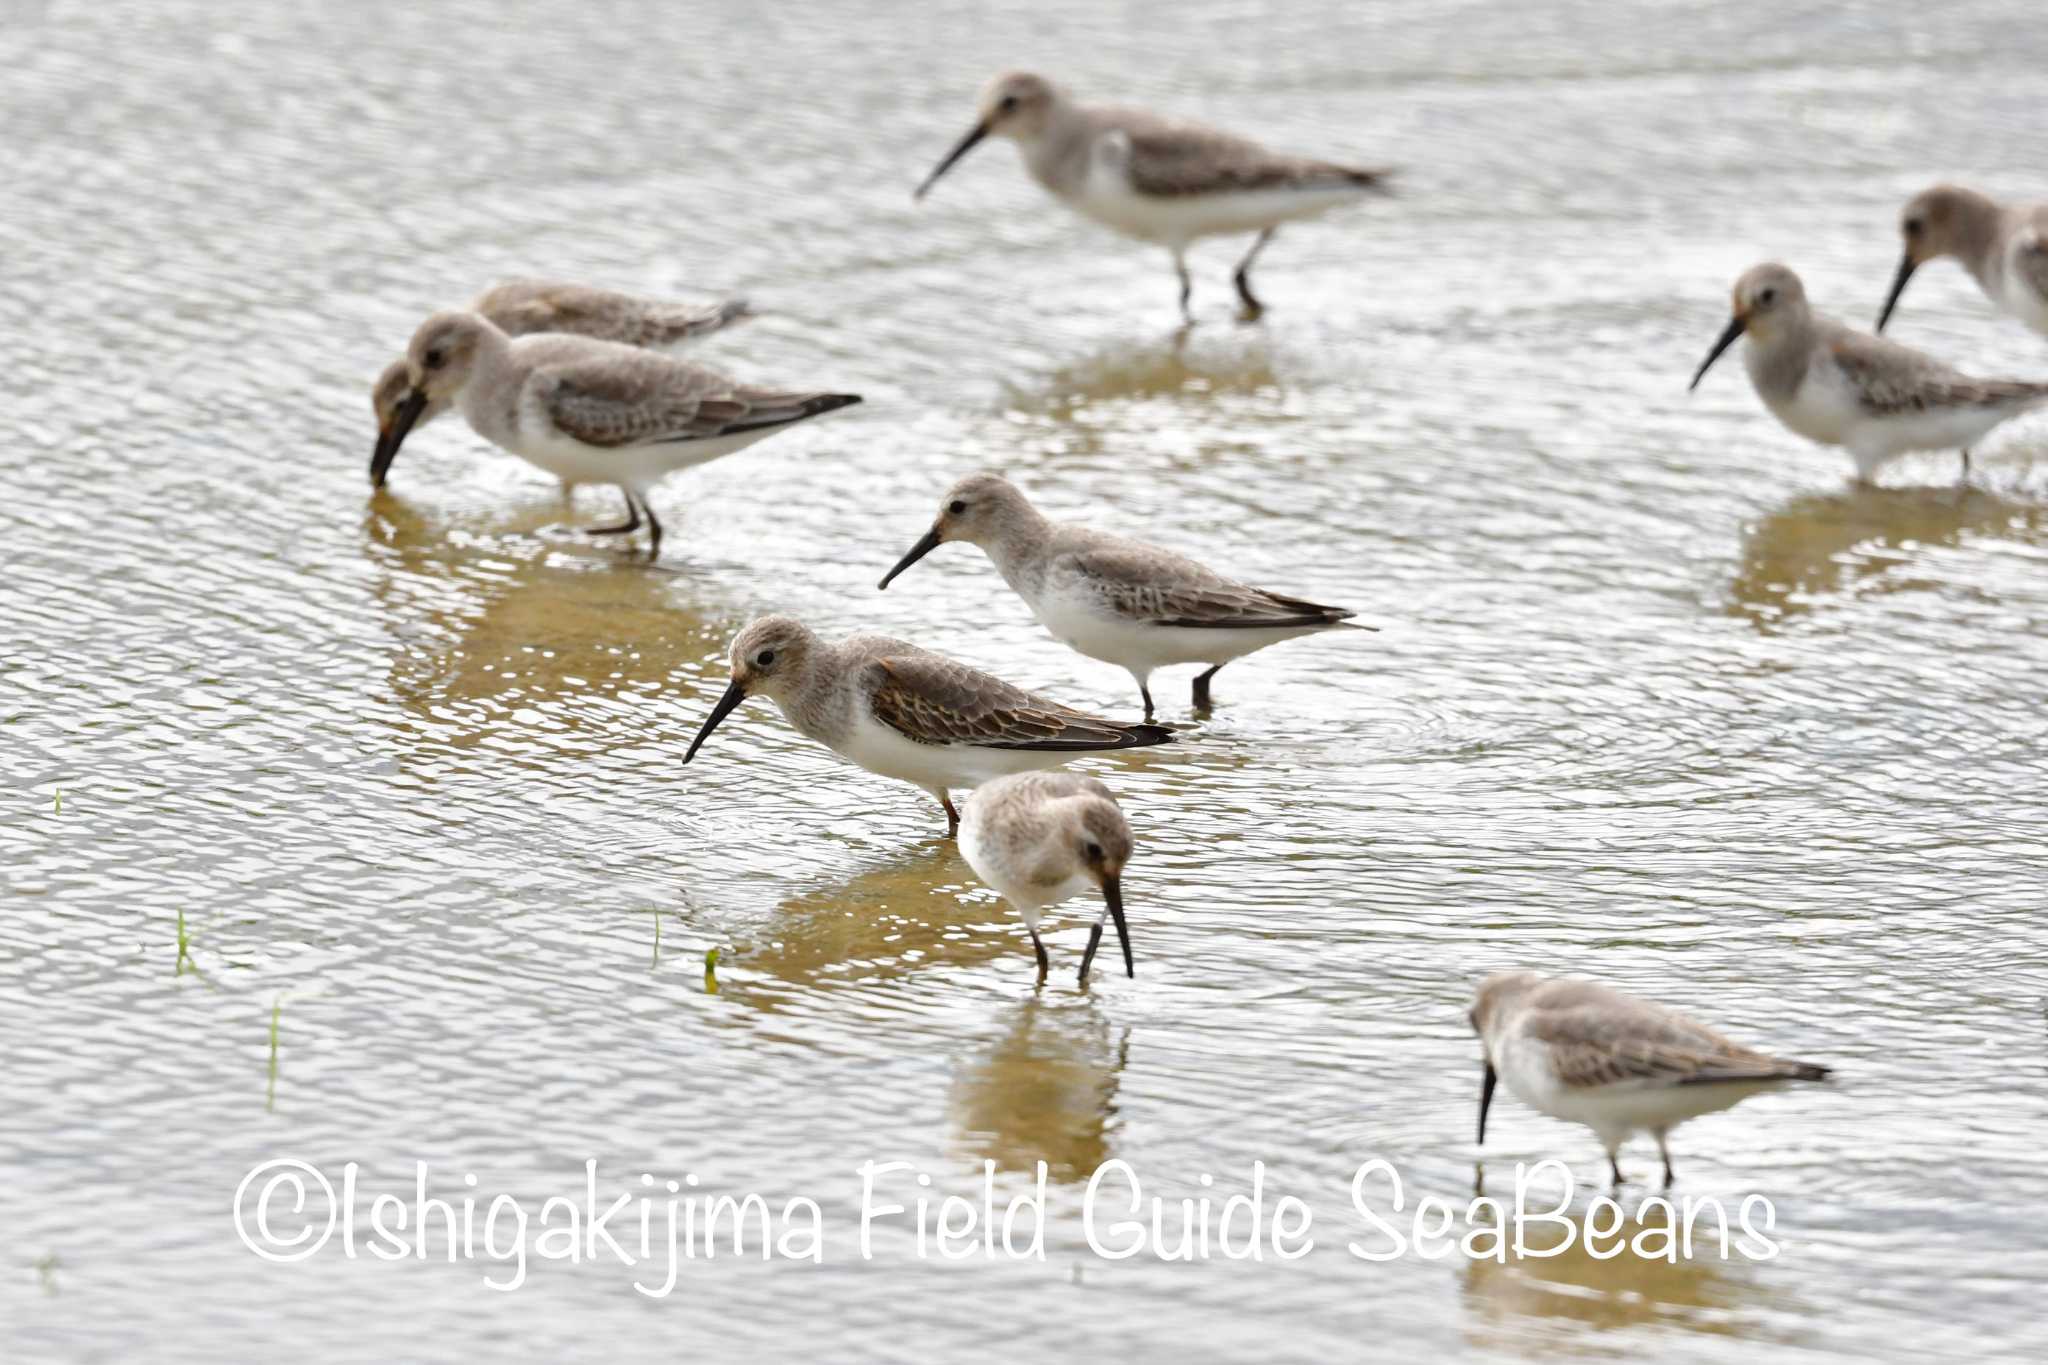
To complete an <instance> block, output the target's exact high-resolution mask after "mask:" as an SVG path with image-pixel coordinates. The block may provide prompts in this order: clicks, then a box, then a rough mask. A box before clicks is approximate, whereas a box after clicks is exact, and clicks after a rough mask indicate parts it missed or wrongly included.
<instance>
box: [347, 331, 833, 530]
mask: <svg viewBox="0 0 2048 1365" xmlns="http://www.w3.org/2000/svg"><path fill="white" fill-rule="evenodd" d="M406 375H407V378H408V382H409V388H408V391H407V393H406V396H405V398H404V400H403V401H402V402H401V403H400V404H399V407H398V412H397V414H396V416H395V417H394V419H393V421H392V425H391V428H390V429H389V430H388V431H386V432H385V433H384V434H383V436H381V437H380V438H379V439H378V441H377V449H376V451H375V452H374V453H373V454H372V455H371V456H370V484H371V486H372V487H374V488H382V487H383V486H384V478H385V475H386V474H387V473H389V471H390V469H391V463H392V461H393V460H395V459H397V458H398V451H399V447H401V446H402V445H404V443H405V438H406V435H407V434H408V433H409V432H410V431H411V430H412V428H413V426H414V424H415V423H416V422H417V421H418V420H419V417H420V414H421V413H422V412H424V411H425V410H426V409H427V408H428V406H429V405H431V404H433V403H436V402H439V403H443V404H446V403H454V404H457V405H459V406H460V407H461V408H462V414H463V416H464V417H467V418H468V419H469V424H470V426H471V427H472V428H474V429H475V431H476V433H477V435H479V436H481V437H483V438H484V439H485V440H487V441H490V442H491V443H493V444H494V445H497V446H499V447H500V448H501V449H504V450H508V451H510V452H512V453H513V454H514V455H517V456H518V457H519V458H520V459H522V460H525V461H526V462H527V463H528V464H531V465H534V466H535V467H537V468H540V469H544V470H546V471H547V472H548V473H550V474H553V475H555V476H557V477H558V478H561V479H564V480H567V481H572V482H577V483H609V484H616V485H617V486H618V488H619V491H620V492H622V493H624V494H625V496H626V511H627V520H626V522H625V524H624V525H621V526H616V527H609V526H608V527H601V528H599V529H598V533H599V534H611V533H615V532H624V531H632V530H637V529H638V528H639V526H640V524H641V518H642V517H643V516H644V517H645V518H646V524H647V528H648V533H649V536H650V538H651V539H650V545H649V549H648V558H649V559H654V558H656V557H658V556H659V555H660V554H661V521H660V519H659V518H657V517H656V516H655V514H654V507H653V505H652V504H651V503H649V502H648V500H647V494H648V492H649V490H651V489H652V488H653V487H654V485H655V484H656V483H658V482H659V481H660V480H661V479H662V478H664V477H666V476H667V475H669V474H672V473H674V472H675V471H676V470H678V469H687V468H689V467H691V466H692V465H699V464H703V463H705V462H706V461H708V460H715V459H717V458H718V457H719V456H721V455H729V454H731V453H732V452H733V451H736V450H740V449H743V448H744V447H746V446H750V445H752V444H753V443H754V442H756V441H759V440H761V439H763V438H765V437H768V436H772V435H774V434H775V433H776V432H777V431H780V430H781V429H783V428H784V427H788V426H793V425H795V424H796V423H798V422H801V421H804V420H806V419H807V418H811V417H816V416H818V415H819V414H821V413H827V412H832V411H834V410H836V409H839V408H843V407H846V406H848V405H850V404H853V403H858V402H859V401H860V395H859V394H853V393H824V392H818V391H798V392H790V391H785V390H780V389H768V388H761V387H759V386H756V385H752V384H741V383H737V382H735V381H733V380H730V379H727V378H726V377H725V376H724V375H721V374H718V373H717V372H715V371H712V370H707V369H705V368H703V367H702V366H699V365H692V364H691V363H689V362H688V361H686V360H679V359H677V358H675V357H673V356H667V355H662V354H660V353H658V352H655V351H646V350H640V349H637V348H635V347H632V346H624V345H620V344H619V343H617V342H611V341H595V340H592V339H591V338H589V337H578V336H566V335H562V334H559V333H552V332H551V333H544V334H541V335H538V336H524V337H508V336H506V335H505V333H504V332H502V331H501V330H499V329H498V327H496V326H495V325H494V324H493V323H492V322H491V320H490V319H489V318H486V317H483V316H482V315H481V314H477V313H436V314H435V315H434V316H432V317H430V318H428V319H427V320H426V321H425V322H423V323H421V324H420V328H419V330H418V331H417V332H415V333H413V338H412V344H411V345H410V346H409V347H407V348H406Z"/></svg>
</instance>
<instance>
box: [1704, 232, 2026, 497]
mask: <svg viewBox="0 0 2048 1365" xmlns="http://www.w3.org/2000/svg"><path fill="white" fill-rule="evenodd" d="M1737 337H1742V338H1744V339H1745V345H1744V347H1743V357H1742V358H1743V363H1744V364H1745V365H1747V366H1748V368H1749V382H1750V384H1751V386H1752V387H1754V388H1755V389H1756V394H1757V397H1759V398H1761V399H1763V401H1764V406H1765V407H1767V408H1769V409H1770V410H1771V415H1772V416H1774V417H1776V418H1777V419H1778V420H1779V421H1780V422H1782V423H1783V424H1784V425H1785V426H1786V427H1787V428H1788V429H1790V430H1791V431H1794V432H1796V433H1798V434H1799V435H1801V436H1804V437H1805V438H1806V439H1807V440H1809V441H1816V442H1818V443H1820V444H1821V445H1824V446H1842V447H1844V448H1846V449H1847V450H1848V452H1849V454H1850V456H1851V457H1852V458H1853V459H1854V460H1855V461H1856V480H1857V482H1859V483H1869V482H1870V481H1871V480H1872V478H1873V477H1874V476H1875V475H1876V474H1877V471H1878V470H1879V469H1880V468H1882V467H1883V466H1884V465H1885V464H1887V463H1889V462H1890V461H1892V460H1894V459H1897V458H1898V457H1899V456H1901V455H1904V454H1907V453H1908V452H1911V451H1915V450H1960V451H1962V453H1963V472H1964V474H1966V475H1967V474H1968V473H1969V471H1970V447H1971V446H1973V445H1975V444H1976V443H1977V442H1978V441H1979V440H1981V439H1982V438H1983V437H1984V435H1985V434H1986V433H1987V432H1989V431H1990V430H1991V429H1992V428H1993V427H1995V426H1997V425H1998V424H1999V423H2001V422H2003V421H2006V420H2007V419H2009V418H2012V417H2017V416H2018V415H2019V414H2021V413H2023V412H2026V411H2027V410H2028V409H2030V408H2036V407H2039V406H2041V405H2042V404H2043V403H2048V384H2037V383H2032V382H2030V381H2027V380H2021V379H1972V378H1971V377H1970V376H1968V375H1966V374H1964V373H1962V372H1961V371H1960V370H1956V369H1953V368H1951V367H1949V366H1947V365H1944V364H1942V363H1941V362H1940V361H1939V360H1936V359H1934V358H1933V357H1932V356H1928V355H1923V354H1921V353H1920V352H1919V351H1915V350H1913V349H1911V348H1910V347H1906V346H1901V345H1899V344H1898V343H1896V342H1892V341H1886V340H1885V339H1884V338H1883V337H1877V336H1872V335H1870V334H1869V333H1868V332H1859V331H1857V330H1855V329H1854V328H1852V327H1848V326H1845V325H1844V324H1842V323H1840V322H1837V321H1836V320H1835V319H1833V318H1831V317H1828V316H1827V315H1826V314H1824V313H1816V312H1815V311H1813V309H1812V308H1811V307H1810V306H1809V305H1808V304H1807V302H1806V289H1805V286H1803V285H1802V284H1800V282H1799V277H1798V276H1797V275H1795V274H1793V273H1792V271H1791V270H1790V269H1789V268H1788V267H1786V266H1782V265H1778V264H1776V263H1769V264H1765V265H1759V266H1752V267H1751V268H1750V269H1749V270H1747V271H1744V272H1743V275H1742V278H1741V279H1739V280H1737V281H1736V282H1735V316H1734V317H1733V318H1731V319H1730V320H1729V323H1728V326H1727V328H1726V330H1724V331H1723V332H1722V333H1721V336H1720V338H1719V339H1718V340H1716V341H1715V342H1714V349H1713V350H1711V351H1709V352H1707V358H1706V359H1705V360H1703V361H1701V362H1700V367H1699V369H1698V370H1697V371H1696V372H1694V374H1693V377H1692V383H1691V384H1690V385H1688V386H1687V387H1688V388H1698V387H1699V383H1700V379H1701V377H1702V376H1704V375H1705V374H1706V372H1707V370H1708V368H1709V367H1710V366H1712V365H1713V363H1714V362H1715V361H1716V360H1718V359H1719V358H1720V356H1721V352H1723V351H1725V350H1727V349H1728V348H1729V347H1730V346H1731V345H1733V344H1734V342H1735V339H1736V338H1737Z"/></svg>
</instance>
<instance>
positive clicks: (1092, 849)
mask: <svg viewBox="0 0 2048 1365" xmlns="http://www.w3.org/2000/svg"><path fill="white" fill-rule="evenodd" d="M1088 856H1089V858H1090V859H1096V858H1100V857H1101V856H1102V845H1101V844H1098V843H1094V842H1090V843H1089V845H1088Z"/></svg>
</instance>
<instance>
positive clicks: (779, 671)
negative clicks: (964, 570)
mask: <svg viewBox="0 0 2048 1365" xmlns="http://www.w3.org/2000/svg"><path fill="white" fill-rule="evenodd" d="M757 693H758V694H760V695H762V696H766V697H768V698H769V699H770V700H772V701H773V702H774V703H775V705H776V707H777V708H778V709H780V710H781V712H782V714H783V717H784V718H785V719H786V720H788V721H789V723H790V724H791V725H792V726H794V727H795V728H796V730H797V732H798V733H799V734H802V735H805V736H807V737H808V738H811V739H814V740H816V741H818V743H820V744H822V745H824V746H825V747H826V748H828V749H830V750H831V751H832V752H833V753H835V754H838V755H839V756H840V757H841V758H843V759H846V760H847V761H848V762H850V763H853V764H856V765H858V766H860V767H863V768H866V769H867V770H868V771H869V772H871V773H876V774H879V775H880V776H882V777H893V778H895V779H896V780H897V781H899V782H908V783H911V784H912V785H914V786H918V787H922V788H924V789H925V790H926V791H928V792H930V793H931V794H932V795H933V796H935V797H937V798H938V801H939V804H940V805H941V806H943V807H945V810H946V833H947V834H948V835H952V834H956V833H958V832H959V829H960V812H959V811H958V810H957V809H955V808H954V805H953V798H952V795H951V790H952V789H953V788H955V787H976V786H979V785H981V784H982V783H984V782H987V781H990V780H992V779H994V778H997V777H1003V776H1007V775H1008V774H1011V773H1020V772H1030V771H1032V770H1033V769H1037V768H1056V767H1058V766H1059V765H1060V764H1062V763H1066V762H1068V761H1070V760H1072V759H1075V758H1078V757H1080V756H1081V755H1083V754H1093V753H1102V752H1104V751H1106V750H1110V749H1137V748H1143V747H1145V746H1147V745H1152V744H1165V743H1167V742H1169V741H1170V740H1171V739H1172V738H1173V731H1171V730H1169V729H1168V728H1167V727H1165V726H1163V725H1129V724H1124V723H1122V722H1119V721H1112V720H1104V719H1102V718H1101V717H1100V716H1091V715H1089V714H1088V713H1087V712H1085V711H1076V710H1075V709H1074V708H1073V707H1071V706H1062V705H1061V704H1060V703H1058V702H1056V701H1050V700H1047V699H1046V698H1044V697H1041V696H1038V695H1037V694H1035V693H1031V692H1026V691H1025V690H1024V689H1023V688H1021V687H1012V686H1011V685H1010V684H1009V683H1006V682H1004V681H1003V680H1002V679H1001V678H996V677H991V676H990V675H989V674H986V673H983V672H981V671H980V670H979V669H975V668H969V667H968V666H967V665H966V664H963V663H956V662H955V661H953V660H952V659H948V658H946V657H945V656H944V655H942V654H934V653H932V652H931V651H930V650H928V649H919V648H918V647H917V646H916V645H912V644H905V643H904V642H903V641H901V640H892V639H889V638H888V637H886V636H881V635H855V636H851V637H849V638H847V639H845V640H842V641H841V642H839V643H838V644H836V645H835V644H831V643H829V642H827V641H825V640H821V639H819V638H818V636H817V635H816V634H814V633H813V632H812V631H811V630H810V629H809V628H808V627H806V626H805V625H804V624H803V623H802V622H799V621H795V620H792V619H791V618H789V617H787V616H764V617H762V618H760V619H759V620H757V621H753V622H750V623H749V624H748V625H747V627H746V628H745V629H744V630H742V631H740V633H739V634H738V635H737V636H735V637H734V639H733V642H732V685H731V686H730V687H728V688H726V689H725V695H724V696H722V697H720V698H719V699H718V704H717V705H716V706H713V707H712V708H711V714H710V715H709V716H706V717H705V718H704V725H703V728H701V729H699V730H698V731H697V737H696V738H695V739H693V740H691V741H690V749H689V752H688V753H686V754H684V755H683V762H685V763H688V762H689V761H690V760H691V759H693V758H695V757H696V756H697V750H698V749H700V748H701V747H703V744H704V741H705V740H706V739H708V738H710V736H711V732H712V731H713V730H715V729H717V728H718V723H719V722H720V721H722V720H724V719H725V718H726V717H727V716H729V715H731V714H732V713H733V711H734V710H736V709H737V708H738V707H739V705H740V703H742V702H744V701H745V700H746V699H747V698H748V697H750V696H753V695H755V694H757Z"/></svg>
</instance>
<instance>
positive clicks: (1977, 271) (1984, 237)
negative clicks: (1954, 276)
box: [1877, 185, 2048, 336]
mask: <svg viewBox="0 0 2048 1365" xmlns="http://www.w3.org/2000/svg"><path fill="white" fill-rule="evenodd" d="M1899 235H1900V236H1901V237H1903V238H1905V241H1906V254H1905V255H1904V256H1903V257H1901V258H1900V260H1899V273H1898V274H1897V275H1895V276H1893V278H1892V292H1891V293H1889V294H1887V295H1886V296H1885V300H1884V311H1883V312H1881V313H1879V314H1878V315H1877V330H1878V331H1880V332H1882V331H1883V330H1884V325H1885V323H1887V322H1889V321H1890V320H1891V316H1892V309H1893V308H1894V307H1896V306H1897V305H1898V302H1899V295H1901V294H1903V293H1905V292H1906V281H1907V280H1910V279H1912V278H1913V272H1914V271H1916V270H1918V269H1919V268H1920V267H1921V266H1923V265H1926V264H1927V263H1928V262H1929V261H1938V260H1940V259H1941V258H1942V257H1944V256H1953V257H1955V259H1956V260H1957V261H1959V262H1960V263H1961V264H1962V267H1963V269H1965V270H1967V271H1969V272H1970V278H1971V279H1973V280H1975V281H1976V282H1977V287H1978V288H1979V289H1982V290H1983V291H1984V296H1985V297H1986V298H1988V299H1990V300H1991V302H1992V303H1993V304H1995V305H1996V306H1997V308H1998V310H1999V311H2000V312H2001V313H2008V314H2010V315H2011V316H2013V317H2016V318H2018V319H2019V320H2020V321H2021V322H2024V323H2026V324H2027V326H2029V327H2031V328H2033V329H2034V330H2035V331H2037V332H2040V333H2042V334H2043V335H2044V336H2048V204H2000V203H1998V202H1997V201H1996V200H1993V199H1988V198H1986V197H1985V196H1984V195H1981V194H1979V193H1977V192H1976V191H1975V190H1966V189H1964V188H1963V187H1962V186H1960V185H1936V186H1935V187H1934V188H1933V189H1930V190H1922V191H1921V192H1920V193H1919V194H1916V195H1914V196H1913V198H1912V200H1911V201H1910V202H1908V203H1907V205H1906V207H1905V211H1904V212H1902V213H1901V214H1900V215H1899Z"/></svg>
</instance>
